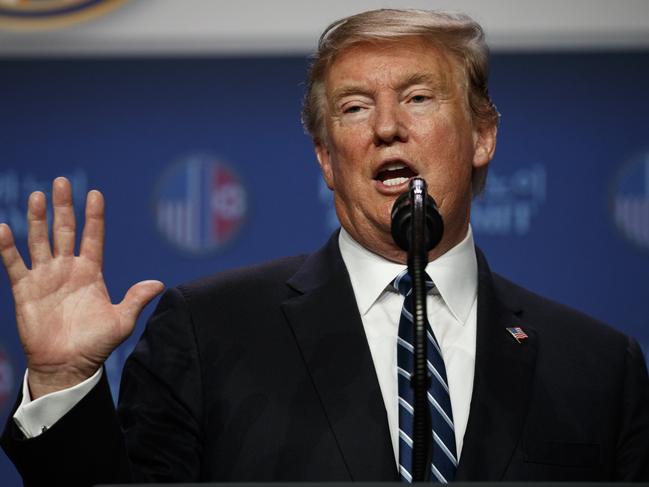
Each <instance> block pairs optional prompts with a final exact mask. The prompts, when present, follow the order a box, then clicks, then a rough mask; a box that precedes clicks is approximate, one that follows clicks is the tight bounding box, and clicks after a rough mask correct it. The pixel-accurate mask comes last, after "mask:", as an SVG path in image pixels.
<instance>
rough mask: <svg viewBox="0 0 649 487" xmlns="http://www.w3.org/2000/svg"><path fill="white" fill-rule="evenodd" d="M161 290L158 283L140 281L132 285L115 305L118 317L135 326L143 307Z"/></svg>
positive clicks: (162, 287) (162, 286)
mask: <svg viewBox="0 0 649 487" xmlns="http://www.w3.org/2000/svg"><path fill="white" fill-rule="evenodd" d="M163 290H164V284H162V283H161V282H160V281H141V282H138V283H137V284H134V285H133V286H131V288H130V289H129V290H128V291H127V292H126V295H125V296H124V299H122V302H121V303H119V304H118V305H117V307H118V309H119V313H120V315H121V316H122V318H123V319H124V320H126V321H130V322H132V323H133V324H135V321H136V320H137V317H138V316H139V315H140V313H141V312H142V310H143V309H144V307H145V306H146V305H147V304H149V302H150V301H151V300H152V299H153V298H155V297H156V296H157V295H158V294H160V293H161V292H162V291H163Z"/></svg>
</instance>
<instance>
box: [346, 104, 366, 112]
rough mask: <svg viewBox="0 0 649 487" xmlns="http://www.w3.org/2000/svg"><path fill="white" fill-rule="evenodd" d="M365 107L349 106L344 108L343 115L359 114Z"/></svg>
mask: <svg viewBox="0 0 649 487" xmlns="http://www.w3.org/2000/svg"><path fill="white" fill-rule="evenodd" d="M362 109H363V107H362V106H361V105H347V106H345V107H343V109H342V112H343V113H359V112H360V111H361V110H362Z"/></svg>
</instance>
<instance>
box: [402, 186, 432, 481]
mask: <svg viewBox="0 0 649 487" xmlns="http://www.w3.org/2000/svg"><path fill="white" fill-rule="evenodd" d="M426 196H427V191H426V183H425V181H424V180H423V179H415V180H413V181H412V182H411V186H410V198H411V202H412V222H411V225H410V246H409V249H408V274H410V278H411V279H412V292H413V295H412V312H413V313H412V314H413V322H414V343H413V346H414V367H413V375H412V378H411V382H410V383H411V386H412V387H413V389H414V391H413V392H414V404H413V408H414V419H413V437H412V442H413V447H412V480H413V482H423V481H427V480H428V479H429V478H430V462H431V455H432V452H431V446H432V428H431V418H430V409H429V407H428V389H429V387H430V377H429V375H428V366H427V356H428V353H427V345H428V344H427V342H428V340H427V337H426V333H427V324H428V319H427V315H426V294H427V292H426V278H425V273H426V264H427V263H428V257H427V250H428V249H427V245H426V237H427V235H426V234H427V231H426V230H427V228H426V201H425V200H426Z"/></svg>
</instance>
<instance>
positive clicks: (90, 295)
mask: <svg viewBox="0 0 649 487" xmlns="http://www.w3.org/2000/svg"><path fill="white" fill-rule="evenodd" d="M53 203H54V223H53V227H52V240H53V246H52V249H51V248H50V242H49V239H48V232H47V222H46V220H45V201H44V196H43V195H42V194H40V193H35V194H32V196H31V197H30V201H29V212H28V220H29V239H28V246H29V253H30V256H31V260H32V269H31V270H29V269H27V268H26V267H25V264H24V263H23V260H22V258H21V257H20V255H19V254H18V251H17V249H16V247H15V244H14V242H13V238H12V237H11V232H10V230H9V228H8V227H7V226H6V225H2V226H0V253H1V254H2V258H3V261H4V264H5V267H6V268H7V273H8V274H9V278H10V280H11V283H12V291H13V295H14V300H15V304H16V321H17V325H18V332H19V335H20V339H21V341H22V344H23V348H24V349H25V354H26V357H27V364H28V368H29V370H30V387H32V389H33V388H34V387H33V384H32V380H33V381H35V382H41V381H42V382H44V383H46V384H47V385H48V387H46V389H47V390H43V392H50V391H51V390H58V389H61V388H64V387H69V386H71V385H74V384H76V383H78V382H81V381H82V380H83V379H85V378H87V377H89V376H90V375H92V374H93V373H94V372H95V371H96V370H97V369H98V368H99V367H100V366H101V364H102V363H103V362H104V360H106V358H107V357H108V355H110V353H111V352H112V351H113V350H114V349H115V348H116V347H117V346H118V345H119V344H120V343H121V342H122V341H123V340H124V339H125V338H126V337H128V335H129V334H130V333H131V332H132V330H133V327H134V326H135V321H136V319H137V316H138V314H139V312H140V311H141V309H142V308H143V307H144V306H145V305H146V303H147V302H148V301H150V300H151V299H152V298H153V297H154V296H155V295H156V294H158V293H159V292H160V290H161V289H162V285H161V283H159V282H157V281H144V282H141V283H138V284H136V285H135V286H133V287H132V288H131V289H130V290H129V291H128V293H127V295H126V296H125V298H124V300H123V301H122V302H121V303H119V304H115V305H114V304H112V303H111V300H110V296H109V295H108V291H107V289H106V285H105V283H104V279H103V275H102V271H101V266H102V257H103V239H104V238H103V237H104V235H103V232H104V217H103V210H104V203H103V197H102V196H101V194H100V193H98V192H91V193H90V194H89V195H88V201H87V204H86V225H85V228H84V232H83V237H82V239H81V248H80V252H79V255H78V256H75V255H74V241H75V222H74V211H73V208H72V200H71V189H70V186H69V183H68V182H67V180H64V179H63V178H59V179H57V180H56V181H55V183H54V191H53ZM52 250H53V251H52ZM32 378H33V379H32ZM36 388H38V386H37V387H36Z"/></svg>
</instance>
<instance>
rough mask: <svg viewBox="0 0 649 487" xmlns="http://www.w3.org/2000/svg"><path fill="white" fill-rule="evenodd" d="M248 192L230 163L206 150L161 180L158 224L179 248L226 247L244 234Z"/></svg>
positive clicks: (202, 250) (203, 250)
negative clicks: (237, 235) (222, 160)
mask: <svg viewBox="0 0 649 487" xmlns="http://www.w3.org/2000/svg"><path fill="white" fill-rule="evenodd" d="M247 206H248V205H247V196H246V191H245V188H244V187H243V185H242V184H241V182H240V181H239V178H238V177H237V175H236V174H235V173H234V172H233V171H232V170H231V169H230V168H229V167H228V166H226V165H225V164H223V163H221V162H219V161H216V160H214V158H212V157H209V156H204V155H199V156H193V157H189V158H186V159H183V160H182V161H180V162H178V163H176V164H174V165H173V166H171V167H170V168H169V170H167V171H166V172H165V173H164V174H163V175H162V178H161V180H160V182H159V184H158V191H157V194H156V198H155V212H156V222H157V226H158V229H159V230H160V232H161V233H162V234H163V235H164V236H165V238H166V239H167V240H168V241H169V242H170V243H172V244H173V245H174V246H175V247H177V248H179V249H181V250H184V251H187V252H190V253H194V254H200V253H206V252H210V251H213V250H217V249H219V248H221V247H222V246H223V245H224V244H225V243H227V242H229V241H230V240H232V238H234V236H235V235H236V234H237V233H238V231H239V229H240V228H241V225H242V223H243V221H244V219H245V216H246V211H247Z"/></svg>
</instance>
